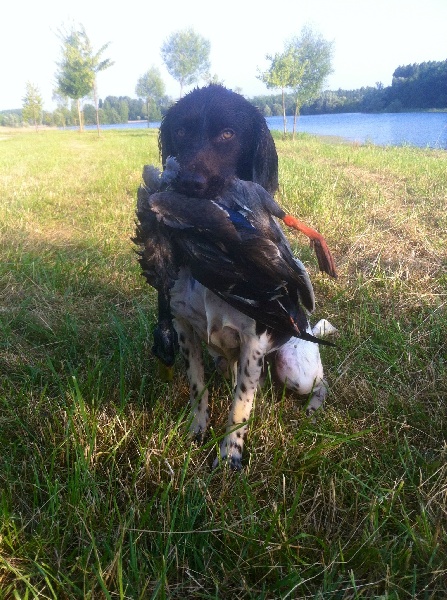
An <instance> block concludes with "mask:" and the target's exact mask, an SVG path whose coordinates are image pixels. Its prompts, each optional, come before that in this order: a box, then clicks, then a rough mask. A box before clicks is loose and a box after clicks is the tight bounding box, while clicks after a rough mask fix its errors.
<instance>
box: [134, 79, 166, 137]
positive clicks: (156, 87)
mask: <svg viewBox="0 0 447 600" xmlns="http://www.w3.org/2000/svg"><path fill="white" fill-rule="evenodd" d="M165 91H166V86H165V84H164V82H163V79H162V78H161V75H160V71H159V70H158V69H157V68H156V67H151V68H150V69H149V70H148V71H146V73H145V74H144V75H142V76H141V77H140V78H139V79H138V81H137V85H136V87H135V94H136V95H137V96H138V98H141V99H142V100H144V101H145V103H146V115H147V126H148V127H149V121H150V120H151V119H152V120H153V121H155V120H158V119H160V118H161V112H160V108H159V107H160V105H161V102H162V99H163V97H164V95H165ZM150 105H152V106H151V108H152V110H151V111H150V110H149V106H150Z"/></svg>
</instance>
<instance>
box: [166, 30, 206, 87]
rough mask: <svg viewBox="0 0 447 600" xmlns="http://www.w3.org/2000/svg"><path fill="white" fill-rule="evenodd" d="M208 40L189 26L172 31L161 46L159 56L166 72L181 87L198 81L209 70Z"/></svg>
mask: <svg viewBox="0 0 447 600" xmlns="http://www.w3.org/2000/svg"><path fill="white" fill-rule="evenodd" d="M210 47H211V46H210V42H209V41H208V40H206V39H205V38H203V37H202V36H200V35H199V34H197V33H195V32H194V30H193V29H192V28H191V27H190V28H189V29H185V30H183V31H176V32H175V33H173V34H172V35H171V36H170V37H169V38H168V39H167V40H166V41H165V42H164V44H163V46H162V47H161V57H162V59H163V62H164V63H165V65H166V68H167V70H168V73H169V74H170V75H171V76H172V77H173V78H174V79H175V80H176V81H178V82H179V83H180V98H181V97H182V95H183V87H184V86H185V85H191V84H193V83H195V82H196V81H198V80H199V79H200V77H202V75H206V73H208V72H209V70H210V62H209V54H210Z"/></svg>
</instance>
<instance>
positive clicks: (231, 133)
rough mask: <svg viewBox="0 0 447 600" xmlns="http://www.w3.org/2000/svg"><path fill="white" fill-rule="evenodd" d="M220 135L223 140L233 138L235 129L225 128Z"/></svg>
mask: <svg viewBox="0 0 447 600" xmlns="http://www.w3.org/2000/svg"><path fill="white" fill-rule="evenodd" d="M220 136H221V138H222V139H223V140H231V138H232V137H233V136H234V131H233V130H232V129H224V130H223V131H222V133H221V134H220Z"/></svg>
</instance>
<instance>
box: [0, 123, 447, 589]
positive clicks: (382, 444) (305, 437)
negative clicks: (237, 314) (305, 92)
mask: <svg viewBox="0 0 447 600" xmlns="http://www.w3.org/2000/svg"><path fill="white" fill-rule="evenodd" d="M276 142H277V147H278V152H279V156H280V181H281V189H280V192H279V194H278V200H279V201H280V203H281V204H282V205H283V206H284V208H286V209H288V210H290V211H291V212H293V213H294V214H296V215H297V216H298V217H299V218H301V219H303V220H305V221H306V222H307V223H308V224H309V225H311V226H313V227H315V228H316V229H318V230H319V231H320V232H321V233H323V234H324V235H325V237H326V239H327V241H328V244H329V247H330V248H331V249H332V250H333V253H334V256H335V259H336V263H337V265H338V269H339V279H338V280H337V281H334V280H330V279H329V278H327V277H326V276H323V275H322V274H320V273H319V272H318V269H317V266H316V260H315V257H314V255H313V252H312V251H311V250H310V249H309V247H308V245H307V243H306V240H305V239H304V238H302V237H299V236H295V235H294V234H291V236H290V240H291V242H292V244H293V246H294V248H295V249H296V251H297V253H299V254H300V256H301V257H302V258H303V260H304V261H305V263H306V265H307V266H308V269H309V272H310V275H311V278H312V281H313V283H314V288H315V292H316V297H317V309H316V314H315V317H314V318H315V320H317V319H318V318H321V317H325V318H328V319H329V320H330V321H331V322H332V323H333V324H334V325H335V326H336V327H337V328H338V329H339V332H340V333H339V336H338V339H337V344H338V349H337V350H333V349H330V348H322V356H323V362H324V365H325V371H326V375H327V379H328V381H329V385H330V395H329V397H328V402H327V408H326V410H325V412H324V413H321V414H320V415H319V417H318V419H317V421H316V422H315V423H313V422H311V421H309V420H308V419H307V418H306V417H305V414H304V411H303V410H302V407H301V405H300V403H299V402H298V401H297V399H296V398H294V397H293V396H292V395H290V394H282V393H281V392H280V391H279V392H278V391H277V390H274V389H272V386H271V384H270V382H269V381H267V382H266V384H265V386H264V388H263V390H262V392H261V393H259V394H258V397H257V400H256V408H255V411H254V416H253V420H252V423H251V427H250V434H249V439H248V444H247V449H246V454H245V459H244V461H245V468H244V471H243V472H242V473H241V474H234V473H230V472H227V471H226V470H222V469H218V470H216V471H215V472H213V471H211V469H210V465H211V463H212V460H213V458H214V456H215V453H216V447H217V445H218V442H219V440H220V439H221V436H222V434H223V432H224V428H225V422H226V414H227V410H228V406H229V403H230V401H231V392H230V390H229V388H228V385H227V384H226V383H225V382H223V381H221V380H220V379H219V378H218V377H217V376H213V375H212V372H211V369H210V371H209V375H210V390H211V409H212V424H213V429H212V431H211V436H210V439H209V441H208V442H207V443H206V444H205V445H204V446H196V445H195V444H191V443H190V441H189V439H188V434H187V430H188V425H187V422H188V410H187V398H188V386H187V382H186V379H185V376H184V372H183V369H182V365H181V362H180V361H179V364H178V365H177V368H176V377H175V380H174V382H173V383H172V384H171V385H168V384H165V383H163V382H162V381H160V379H159V377H158V367H157V364H156V361H155V360H154V359H153V357H152V356H151V353H150V347H151V333H150V332H151V328H152V326H153V323H154V319H155V314H154V313H155V311H154V299H155V296H154V292H153V290H151V289H150V288H149V287H148V286H146V284H145V283H144V280H143V278H142V277H141V276H140V271H139V266H138V264H137V261H136V257H135V254H134V252H133V250H134V248H133V244H132V242H131V241H130V238H131V236H132V235H133V231H134V211H135V204H136V190H137V187H138V185H139V183H140V175H141V171H142V166H143V165H144V164H149V163H156V164H157V163H158V160H159V159H158V148H157V137H156V132H155V131H152V130H149V131H145V130H139V131H131V130H121V131H119V130H116V131H107V132H102V134H101V136H100V137H99V138H98V137H97V135H96V133H94V132H93V133H90V132H85V133H84V134H79V133H77V132H71V131H70V132H57V131H45V132H41V133H39V134H34V133H21V132H19V133H18V132H11V133H6V134H3V135H2V139H1V140H0V192H1V203H0V252H1V255H0V256H1V260H0V373H1V380H0V598H5V599H6V598H8V599H9V598H15V599H25V598H27V599H29V598H57V599H64V598H67V599H74V598H91V599H97V598H101V599H102V598H104V599H109V598H110V599H115V598H123V599H124V598H132V599H134V598H142V599H145V598H203V599H205V598H209V599H211V598H225V599H226V598H231V597H238V598H244V599H273V598H275V599H276V598H281V599H286V598H290V599H297V598H300V599H301V598H309V599H316V600H317V599H318V600H323V599H328V598H331V599H332V598H334V599H337V600H338V599H340V600H341V599H348V598H349V599H351V598H380V599H385V598H386V599H393V600H394V599H396V600H397V599H407V598H408V599H409V598H418V599H419V598H423V599H425V598H427V599H431V598H432V599H438V598H445V597H446V596H447V592H446V590H447V531H446V529H447V519H446V516H447V515H446V506H447V483H446V481H447V466H446V454H447V446H446V431H447V419H446V399H447V369H446V357H447V348H446V341H445V340H446V331H447V315H446V313H447V311H446V299H447V276H446V272H447V269H446V267H447V217H446V213H447V211H446V206H447V154H446V153H445V152H441V151H433V150H423V149H415V148H411V147H408V148H380V147H375V146H372V145H365V146H358V145H351V144H345V143H342V142H340V141H337V140H324V139H317V138H314V137H311V136H306V135H302V136H299V137H298V139H296V140H295V141H292V140H290V139H289V140H285V141H284V140H282V139H281V137H280V136H279V135H278V136H277V137H276Z"/></svg>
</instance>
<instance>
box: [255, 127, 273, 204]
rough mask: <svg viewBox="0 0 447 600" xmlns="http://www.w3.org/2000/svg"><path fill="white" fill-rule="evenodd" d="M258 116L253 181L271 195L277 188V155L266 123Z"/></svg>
mask: <svg viewBox="0 0 447 600" xmlns="http://www.w3.org/2000/svg"><path fill="white" fill-rule="evenodd" d="M259 116H260V122H259V123H258V124H256V125H257V126H255V140H254V148H255V151H254V156H253V181H254V182H255V183H259V185H262V187H263V188H264V189H265V190H267V191H268V192H269V194H271V195H272V196H273V195H274V193H275V192H276V191H277V189H278V155H277V153H276V147H275V142H274V141H273V138H272V134H271V133H270V130H269V128H268V126H267V123H266V122H265V119H264V117H262V115H259ZM261 119H262V121H261Z"/></svg>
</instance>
